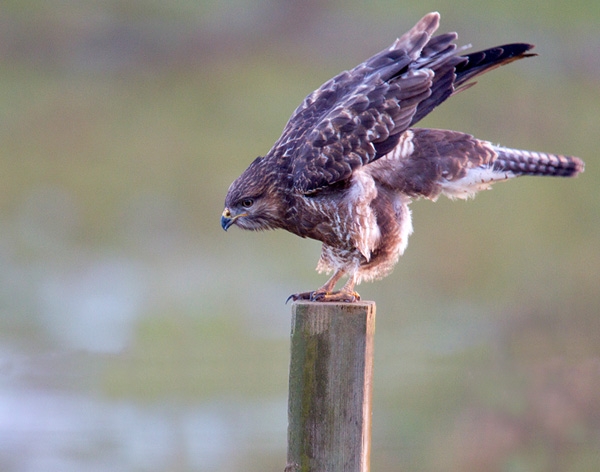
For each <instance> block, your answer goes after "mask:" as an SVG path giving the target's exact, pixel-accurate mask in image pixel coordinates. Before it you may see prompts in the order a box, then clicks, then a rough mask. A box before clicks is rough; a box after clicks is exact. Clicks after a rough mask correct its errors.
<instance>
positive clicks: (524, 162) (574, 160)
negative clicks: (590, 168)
mask: <svg viewBox="0 0 600 472" xmlns="http://www.w3.org/2000/svg"><path fill="white" fill-rule="evenodd" d="M493 149H494V151H495V152H496V153H497V157H496V159H495V160H494V163H493V169H494V170H495V171H498V172H512V173H513V174H514V175H515V176H517V175H541V176H552V177H575V176H577V174H579V173H581V172H583V171H584V168H585V163H584V162H583V161H582V160H581V159H579V158H578V157H572V156H561V155H557V154H546V153H544V152H535V151H522V150H518V149H509V148H505V147H501V146H493Z"/></svg>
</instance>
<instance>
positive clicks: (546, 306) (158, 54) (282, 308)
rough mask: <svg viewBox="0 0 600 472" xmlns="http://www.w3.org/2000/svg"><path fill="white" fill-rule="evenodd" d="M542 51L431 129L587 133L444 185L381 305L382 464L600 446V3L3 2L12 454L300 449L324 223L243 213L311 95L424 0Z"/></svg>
mask: <svg viewBox="0 0 600 472" xmlns="http://www.w3.org/2000/svg"><path fill="white" fill-rule="evenodd" d="M432 10H438V11H440V13H441V14H442V24H441V28H440V31H441V32H446V31H458V32H459V44H468V43H472V44H474V49H473V50H476V49H483V48H486V47H491V46H495V45H498V44H503V43H507V42H515V41H525V42H532V43H534V44H536V49H535V51H536V52H537V53H538V54H539V56H538V57H536V58H534V59H527V60H524V61H520V62H518V63H515V64H511V65H510V66H508V67H505V68H502V69H499V70H496V71H494V72H492V73H491V74H489V75H486V76H485V77H483V78H482V79H480V81H479V84H478V85H477V87H475V88H473V89H470V90H469V91H468V92H466V93H463V94H460V95H458V96H456V97H454V98H452V99H451V100H450V101H448V102H447V103H446V104H445V105H444V106H443V107H441V108H439V109H438V110H437V111H436V112H435V113H434V114H432V115H431V116H429V117H427V118H426V120H424V122H423V123H422V125H423V126H428V127H440V128H451V129H456V130H460V131H465V132H468V133H472V134H475V135H476V136H478V137H479V138H483V139H488V140H490V141H493V142H498V143H501V144H503V145H507V146H511V147H518V148H524V149H532V150H539V151H550V152H556V153H564V154H572V155H577V156H580V157H582V158H583V159H584V160H586V162H587V170H586V172H585V173H584V174H583V175H582V176H581V177H579V178H578V179H576V180H566V179H565V180H560V179H535V178H522V179H518V180H516V181H511V182H508V183H501V184H497V185H496V186H495V187H494V190H493V191H491V192H484V193H482V194H480V195H479V196H478V197H477V198H476V199H475V200H473V201H469V202H450V201H448V200H446V199H440V200H439V201H438V202H437V203H435V204H434V203H431V202H429V201H418V202H415V203H414V204H413V205H412V210H413V215H414V226H415V234H414V235H413V237H412V239H411V242H410V244H409V247H408V250H407V252H406V254H405V256H404V257H403V258H402V259H401V260H400V263H399V264H398V265H397V267H396V269H395V272H394V273H393V274H392V275H391V276H389V277H387V278H386V279H385V280H383V281H380V282H377V283H373V284H364V285H362V286H360V287H359V291H360V293H361V295H362V297H363V299H366V300H375V301H376V302H377V313H378V319H377V334H376V341H375V384H374V400H373V401H374V403H373V405H374V411H373V445H372V470H374V471H384V470H385V471H387V470H389V471H395V470H413V471H421V470H423V471H425V470H427V471H440V472H441V471H595V470H600V282H599V280H600V194H599V192H598V182H599V179H600V171H599V170H598V156H597V148H598V135H599V129H600V126H599V119H600V9H598V5H597V0H574V1H571V2H568V3H564V2H560V1H558V0H547V1H545V2H539V1H535V0H518V1H517V0H505V1H503V2H492V3H490V2H475V1H469V0H462V1H452V2H450V1H448V0H438V1H436V2H433V1H430V0H424V1H419V2H416V1H409V2H407V1H404V2H400V1H394V2H392V1H386V0H370V1H368V2H367V1H359V0H352V1H346V2H341V1H325V0H310V1H305V2H301V1H298V0H296V1H294V0H290V1H285V2H283V1H282V2H277V1H273V0H272V1H268V0H261V1H256V0H252V1H250V0H230V1H227V2H217V1H199V2H194V1H190V0H187V1H185V0H174V1H172V2H162V1H160V2H159V1H156V0H146V1H142V0H128V1H123V0H120V1H119V0H108V1H102V2H99V1H84V2H77V1H74V0H49V1H45V2H35V1H29V0H26V1H10V0H9V1H4V2H3V3H2V5H1V6H0V143H1V145H0V469H1V470H3V471H8V472H11V471H19V472H22V471H23V472H33V471H49V470H60V471H62V472H69V471H81V470H85V471H105V470H111V471H165V470H169V471H206V472H216V471H219V472H229V471H232V472H233V471H240V470H243V471H245V472H252V471H261V472H262V471H282V470H283V467H284V465H285V454H286V428H287V382H288V377H287V376H288V363H289V329H290V307H289V306H286V305H285V304H284V302H285V299H286V297H287V296H288V295H289V294H290V293H294V292H297V291H302V290H309V289H314V288H316V287H317V286H320V285H321V284H322V283H323V282H324V281H325V276H323V275H319V274H317V273H316V272H314V267H315V266H316V263H317V260H318V257H319V252H320V245H319V243H317V242H315V241H309V240H302V239H299V238H297V237H295V236H292V235H290V234H287V233H284V232H270V233H261V234H254V233H247V232H246V233H243V232H242V231H240V230H237V229H233V230H231V231H229V232H228V233H224V232H223V231H222V229H221V227H220V225H219V217H220V214H221V211H222V205H223V199H224V196H225V193H226V191H227V187H228V186H229V184H230V183H231V181H232V180H233V179H234V178H235V177H237V176H238V175H239V174H240V173H241V172H242V171H243V170H244V169H245V168H246V166H247V165H248V164H249V163H250V162H251V160H252V159H254V158H255V157H256V156H258V155H264V154H265V153H266V152H267V151H268V150H269V148H270V146H271V145H272V144H273V142H274V141H275V140H276V139H277V138H278V136H279V134H280V132H281V130H282V128H283V126H284V125H285V123H286V121H287V119H288V117H289V116H290V114H291V112H292V111H293V110H294V108H295V107H296V106H297V105H298V104H299V103H300V102H301V100H302V99H303V98H304V96H305V95H307V94H308V93H310V92H311V91H312V90H313V89H315V88H317V87H318V86H319V85H320V84H321V83H323V82H324V81H326V80H327V79H329V78H330V77H332V76H333V75H335V74H337V73H338V72H340V71H341V70H344V69H349V68H352V67H353V66H355V65H356V64H358V63H359V62H361V61H363V60H364V59H366V58H367V57H368V56H370V55H371V54H374V53H375V52H377V51H379V50H381V49H383V48H384V47H387V46H388V45H389V44H390V43H391V42H392V41H393V40H394V39H395V38H396V37H397V36H399V35H401V34H402V33H404V32H405V31H406V30H407V29H408V28H410V27H411V26H412V25H413V24H414V23H415V22H416V21H417V20H418V19H419V18H420V17H421V16H422V15H423V14H425V13H427V12H428V11H432Z"/></svg>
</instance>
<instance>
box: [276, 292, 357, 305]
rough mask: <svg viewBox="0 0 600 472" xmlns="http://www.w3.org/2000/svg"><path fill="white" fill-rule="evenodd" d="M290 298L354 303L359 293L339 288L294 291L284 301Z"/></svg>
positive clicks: (294, 299)
mask: <svg viewBox="0 0 600 472" xmlns="http://www.w3.org/2000/svg"><path fill="white" fill-rule="evenodd" d="M290 300H293V301H295V302H296V301H298V300H307V301H311V302H344V303H354V302H357V301H359V300H360V295H359V294H358V293H356V292H354V291H352V292H345V291H343V290H339V291H337V292H327V291H325V290H315V291H314V292H302V293H294V294H292V295H290V296H289V297H288V299H287V300H286V301H285V303H287V302H289V301H290Z"/></svg>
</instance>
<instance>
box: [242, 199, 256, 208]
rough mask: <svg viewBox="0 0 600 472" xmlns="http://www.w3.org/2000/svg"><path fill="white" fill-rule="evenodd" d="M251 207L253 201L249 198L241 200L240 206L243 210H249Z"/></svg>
mask: <svg viewBox="0 0 600 472" xmlns="http://www.w3.org/2000/svg"><path fill="white" fill-rule="evenodd" d="M252 205H254V200H252V199H251V198H244V199H243V200H242V206H243V207H244V208H250V207H251V206H252Z"/></svg>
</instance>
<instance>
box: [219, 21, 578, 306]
mask: <svg viewBox="0 0 600 472" xmlns="http://www.w3.org/2000/svg"><path fill="white" fill-rule="evenodd" d="M439 18H440V15H439V14H438V13H437V12H433V13H429V14H427V15H425V16H424V17H423V18H422V19H421V20H420V21H419V22H418V23H417V24H416V25H415V26H414V27H413V28H412V29H411V30H410V31H408V32H407V33H406V34H404V35H403V36H402V37H400V38H399V39H397V40H396V41H395V42H394V43H393V44H392V45H391V46H390V47H389V48H387V49H384V50H383V51H381V52H380V53H378V54H375V55H374V56H373V57H371V58H370V59H368V60H367V61H366V62H363V63H362V64H360V65H358V66H356V67H355V68H354V69H352V70H350V71H345V72H342V73H340V74H339V75H337V76H336V77H334V78H333V79H331V80H329V81H327V82H326V83H325V84H323V85H322V86H321V87H320V88H319V89H317V90H316V91H314V92H313V93H311V94H310V95H308V96H307V97H306V99H305V100H304V101H303V102H302V104H301V105H300V106H299V107H298V108H297V109H296V110H295V111H294V113H293V114H292V116H291V118H290V119H289V121H288V123H287V125H286V126H285V128H284V130H283V133H282V135H281V137H280V138H279V139H278V140H277V142H276V143H275V144H274V145H273V147H272V149H271V150H270V151H269V152H268V153H267V155H266V156H264V157H258V158H257V159H255V160H254V162H252V163H251V164H250V166H249V167H248V168H247V169H246V170H245V171H244V173H243V174H242V175H241V176H240V177H238V178H237V179H236V180H235V181H234V182H233V183H232V184H231V186H230V187H229V191H228V193H227V197H226V199H225V209H224V211H223V214H222V216H221V226H222V227H223V229H225V230H227V229H228V228H229V227H230V226H231V225H233V224H235V225H237V226H239V227H240V228H242V229H247V230H266V229H276V228H281V229H285V230H287V231H290V232H291V233H294V234H296V235H298V236H301V237H303V238H312V239H316V240H318V241H321V242H322V243H323V247H322V252H321V258H320V260H319V263H318V265H317V270H318V271H320V272H322V271H325V272H328V273H331V272H333V275H332V277H331V278H330V279H329V280H328V281H327V282H326V283H325V284H324V285H323V286H322V287H321V288H319V289H317V290H315V291H311V292H304V293H297V294H294V295H291V296H290V298H292V299H294V300H299V299H303V300H312V301H324V302H327V301H334V302H340V301H341V302H354V301H356V300H359V299H360V297H359V295H358V294H357V293H356V292H355V291H354V287H355V285H357V284H359V283H360V282H361V281H369V280H373V279H380V278H382V277H384V276H386V275H387V274H389V272H390V271H391V270H392V267H393V266H394V264H395V263H396V262H397V261H398V258H399V256H400V255H401V254H402V253H403V252H404V249H405V248H406V245H407V240H408V237H409V235H410V234H411V233H412V223H411V214H410V210H409V203H410V202H411V200H413V199H415V198H420V197H424V198H428V199H431V200H435V199H436V198H437V197H438V196H439V195H440V194H444V195H446V196H448V197H450V198H463V199H464V198H467V197H470V196H473V195H474V194H475V193H476V192H478V191H479V190H483V189H486V188H488V187H489V186H490V185H491V184H492V183H494V182H496V181H500V180H507V179H510V178H513V177H517V176H520V175H542V176H543V175H548V176H560V177H572V176H575V175H577V174H578V173H580V172H582V171H583V168H584V163H583V161H581V160H580V159H578V158H576V157H568V156H562V155H555V154H547V153H543V152H532V151H523V150H517V149H510V148H506V147H502V146H497V145H495V144H492V143H490V142H488V141H483V140H480V139H476V138H474V137H473V136H470V135H468V134H465V133H460V132H457V131H449V130H441V129H422V128H413V127H412V126H413V125H414V124H415V123H417V122H418V121H419V120H421V119H422V118H423V117H424V116H425V115H427V114H428V113H429V112H431V111H432V110H433V109H434V108H435V107H437V106H438V105H439V104H441V103H442V102H443V101H444V100H446V99H447V98H448V97H450V96H451V95H454V94H455V93H457V92H459V91H461V90H464V89H466V88H468V87H469V86H471V85H473V82H472V81H471V80H472V79H473V78H474V77H476V76H478V75H480V74H483V73H484V72H487V71H489V70H491V69H493V68H496V67H498V66H501V65H504V64H508V63H509V62H512V61H514V60H517V59H521V58H525V57H529V56H533V55H534V54H531V53H528V51H529V50H530V49H531V48H532V47H533V46H532V45H530V44H522V43H515V44H507V45H504V46H498V47H494V48H491V49H486V50H484V51H480V52H475V53H471V54H465V53H464V50H465V48H457V47H456V45H455V44H454V41H455V40H456V38H457V35H456V33H447V34H441V35H438V36H433V34H434V32H435V31H436V30H437V28H438V24H439ZM344 276H347V277H348V281H347V282H346V283H345V285H344V286H343V287H342V288H341V290H338V291H336V290H335V286H336V284H337V282H338V281H339V280H340V279H341V278H342V277H344Z"/></svg>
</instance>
